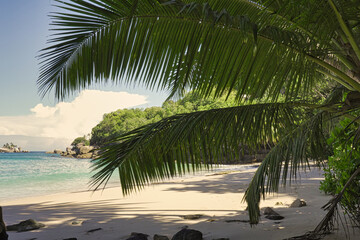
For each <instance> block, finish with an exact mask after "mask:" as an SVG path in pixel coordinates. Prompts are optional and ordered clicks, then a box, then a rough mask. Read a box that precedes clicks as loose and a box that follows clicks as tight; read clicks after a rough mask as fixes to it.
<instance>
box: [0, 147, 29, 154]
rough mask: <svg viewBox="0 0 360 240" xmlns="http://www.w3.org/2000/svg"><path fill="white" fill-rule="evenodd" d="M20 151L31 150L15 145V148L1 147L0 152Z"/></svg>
mask: <svg viewBox="0 0 360 240" xmlns="http://www.w3.org/2000/svg"><path fill="white" fill-rule="evenodd" d="M20 152H29V151H26V150H22V149H21V148H19V147H13V148H5V147H2V148H0V153H20Z"/></svg>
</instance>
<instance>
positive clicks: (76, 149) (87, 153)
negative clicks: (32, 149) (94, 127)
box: [46, 143, 99, 159]
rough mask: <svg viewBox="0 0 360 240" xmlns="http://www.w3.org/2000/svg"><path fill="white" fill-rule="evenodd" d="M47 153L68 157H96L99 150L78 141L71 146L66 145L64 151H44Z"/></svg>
mask: <svg viewBox="0 0 360 240" xmlns="http://www.w3.org/2000/svg"><path fill="white" fill-rule="evenodd" d="M46 153H49V154H60V155H61V156H63V157H69V158H82V159H85V158H86V159H87V158H96V157H97V156H98V153H99V150H98V149H97V148H96V147H94V146H85V145H84V144H83V143H79V144H77V145H76V146H73V147H67V148H66V150H65V151H61V150H58V149H56V150H54V151H50V152H46Z"/></svg>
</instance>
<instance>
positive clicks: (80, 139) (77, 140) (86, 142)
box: [71, 136, 90, 146]
mask: <svg viewBox="0 0 360 240" xmlns="http://www.w3.org/2000/svg"><path fill="white" fill-rule="evenodd" d="M79 143H82V144H84V146H89V145H90V140H89V139H88V138H87V137H86V136H82V137H77V138H75V139H74V141H73V142H72V143H71V146H76V145H77V144H79Z"/></svg>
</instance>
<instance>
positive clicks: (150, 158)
mask: <svg viewBox="0 0 360 240" xmlns="http://www.w3.org/2000/svg"><path fill="white" fill-rule="evenodd" d="M304 106H306V107H313V105H309V104H305V103H300V102H298V103H295V102H294V103H270V104H255V105H246V106H239V107H231V108H224V109H213V110H207V111H200V112H194V113H187V114H180V115H175V116H173V117H169V118H166V119H163V120H161V121H159V122H157V123H154V124H150V125H147V126H144V127H141V128H138V129H135V130H133V131H131V132H129V133H127V134H124V135H122V136H119V137H118V138H117V139H115V140H114V141H113V142H112V143H110V144H109V145H108V146H106V147H105V148H104V149H103V152H102V154H101V157H100V159H97V160H94V170H96V171H97V173H95V175H94V176H93V180H92V183H93V185H94V186H96V187H99V186H100V185H101V184H104V183H105V184H106V182H107V181H108V179H109V178H110V177H111V175H112V173H113V172H114V171H116V169H118V170H119V173H120V181H121V186H122V189H123V191H124V193H125V194H126V193H129V192H131V191H133V190H136V189H138V188H139V189H140V188H142V187H143V186H145V185H146V184H149V183H152V182H155V181H159V180H162V179H165V178H169V177H174V176H176V175H181V174H183V173H185V172H191V171H195V170H199V169H201V168H202V167H205V168H209V167H211V165H212V164H220V163H226V162H227V161H229V160H231V159H236V158H238V157H239V156H240V155H241V154H242V152H243V151H244V147H245V146H246V147H247V148H250V149H253V150H257V149H258V148H259V147H260V146H262V145H264V144H271V145H274V143H276V142H277V141H279V137H280V135H281V134H282V133H283V131H285V129H287V130H289V129H292V128H293V127H294V124H296V123H297V121H298V119H297V117H296V116H297V113H298V111H299V108H300V107H304Z"/></svg>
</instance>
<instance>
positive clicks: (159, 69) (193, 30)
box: [38, 0, 360, 100]
mask: <svg viewBox="0 0 360 240" xmlns="http://www.w3.org/2000/svg"><path fill="white" fill-rule="evenodd" d="M58 2H60V3H62V4H61V8H63V9H65V10H66V11H68V12H66V13H56V14H53V16H52V17H53V19H54V20H53V25H55V26H56V28H55V30H56V31H57V32H58V33H56V34H55V35H54V37H53V39H51V40H50V43H52V46H50V47H48V48H47V49H44V50H43V53H42V54H41V55H40V58H41V59H42V60H43V62H42V68H41V73H40V77H39V80H38V83H39V86H40V90H41V91H42V92H43V93H46V92H47V91H48V90H50V89H52V88H55V91H56V96H57V97H58V98H62V97H65V96H66V95H68V94H69V93H70V92H72V91H75V90H79V89H82V88H84V87H86V86H89V85H90V84H91V83H94V82H102V81H108V80H111V81H115V82H124V83H127V84H142V85H145V86H146V87H148V88H150V89H167V90H169V91H170V92H171V93H172V94H175V93H178V92H182V91H184V90H185V89H194V90H196V91H199V92H200V93H202V95H204V96H207V95H209V94H210V93H211V92H212V91H213V90H214V89H216V93H217V95H220V94H223V93H225V92H230V91H232V90H233V89H238V90H239V91H238V93H239V94H238V98H239V99H241V98H242V97H243V96H244V95H245V94H246V95H247V96H249V95H250V96H252V97H253V98H255V97H261V96H263V95H264V94H268V93H271V94H269V96H271V98H272V99H273V100H274V99H276V98H277V97H278V95H279V92H280V90H281V89H282V88H285V89H286V94H287V96H288V97H289V98H290V99H291V98H294V97H296V96H298V95H299V94H303V95H305V94H306V93H309V91H310V89H311V87H312V86H313V85H314V83H315V82H316V80H317V79H321V76H323V75H326V76H328V77H331V78H332V79H334V80H335V81H338V82H340V83H341V84H343V85H344V86H346V87H348V88H350V89H356V90H359V89H360V83H359V82H360V81H358V80H357V77H358V73H356V66H357V64H356V60H359V59H353V56H352V54H353V52H354V51H355V50H353V49H352V48H351V47H350V48H349V50H348V52H349V54H347V52H346V51H344V50H343V49H339V47H338V46H337V45H336V44H335V43H333V42H332V41H335V40H333V39H335V38H337V34H339V31H340V29H341V28H340V27H339V23H338V22H337V21H336V14H335V12H334V11H332V10H331V9H330V8H329V7H325V5H324V4H328V3H324V1H304V4H305V2H307V4H305V5H304V7H298V4H296V6H294V4H292V3H290V1H284V4H283V5H282V4H281V5H277V4H275V1H264V3H263V4H260V2H259V3H258V2H256V1H238V0H236V1H235V0H231V1H226V4H225V3H224V1H214V0H212V1H209V2H208V3H205V2H204V1H194V2H192V3H191V2H190V1H182V2H181V1H170V2H166V4H165V3H164V2H165V1H157V0H138V1H125V0H123V1H113V0H102V1H99V0H88V1H83V0H70V1H69V2H67V3H65V2H62V1H58ZM319 2H321V3H319ZM285 3H287V4H285ZM264 4H269V6H266V5H264ZM296 8H298V9H299V10H297V11H295V13H296V12H299V11H300V10H301V11H302V12H303V13H302V14H301V15H300V16H299V17H298V19H297V18H295V17H294V16H293V15H294V13H290V10H293V9H296ZM314 11H316V14H315V13H314ZM306 14H307V15H306ZM303 15H306V16H307V17H308V19H307V20H304V19H306V18H301V16H303ZM310 15H311V16H321V18H326V21H323V22H321V23H318V22H315V23H314V22H313V21H314V18H313V17H310ZM296 20H297V21H296ZM345 38H346V37H345ZM312 39H314V41H311V40H312ZM344 41H345V40H344ZM338 44H339V43H338ZM351 46H352V45H351ZM340 47H341V44H340ZM354 55H355V56H357V54H356V53H354ZM354 62H355V63H354ZM348 66H349V67H351V68H349V67H348ZM348 71H353V72H352V73H353V74H352V75H353V76H354V77H351V76H349V75H348Z"/></svg>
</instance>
